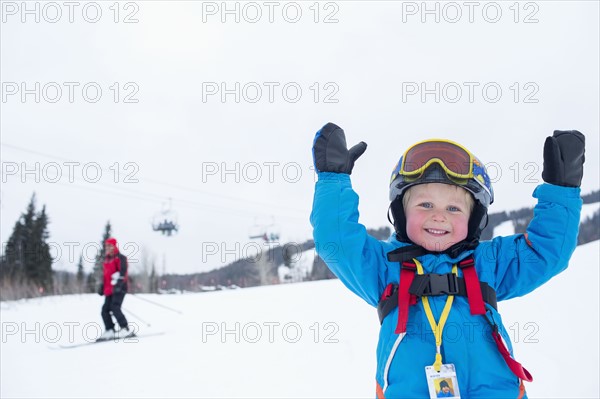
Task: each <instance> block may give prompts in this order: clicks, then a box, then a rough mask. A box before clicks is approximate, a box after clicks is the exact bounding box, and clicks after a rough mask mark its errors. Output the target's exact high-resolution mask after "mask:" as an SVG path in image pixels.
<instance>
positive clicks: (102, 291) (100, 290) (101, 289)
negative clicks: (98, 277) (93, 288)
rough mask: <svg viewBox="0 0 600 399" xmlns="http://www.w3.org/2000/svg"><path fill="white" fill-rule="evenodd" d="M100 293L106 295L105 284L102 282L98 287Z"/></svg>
mask: <svg viewBox="0 0 600 399" xmlns="http://www.w3.org/2000/svg"><path fill="white" fill-rule="evenodd" d="M98 295H100V296H102V295H104V284H100V288H99V289H98Z"/></svg>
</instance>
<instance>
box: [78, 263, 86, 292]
mask: <svg viewBox="0 0 600 399" xmlns="http://www.w3.org/2000/svg"><path fill="white" fill-rule="evenodd" d="M76 278H77V292H78V293H80V294H81V293H82V292H83V284H84V280H85V272H84V271H83V254H82V255H79V263H77V277H76Z"/></svg>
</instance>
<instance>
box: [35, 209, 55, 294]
mask: <svg viewBox="0 0 600 399" xmlns="http://www.w3.org/2000/svg"><path fill="white" fill-rule="evenodd" d="M48 223H49V220H48V215H47V214H46V206H45V205H44V206H43V207H42V210H41V212H40V213H38V214H37V215H36V218H35V220H34V221H33V227H32V237H31V238H32V241H33V243H34V245H33V247H34V250H35V255H34V258H33V262H34V263H33V264H34V267H33V268H32V278H31V280H32V281H33V282H35V283H37V284H38V286H39V287H40V288H41V289H43V292H44V293H47V294H49V293H52V289H53V278H52V256H51V255H50V246H49V245H48V243H47V240H48V238H50V234H49V232H48Z"/></svg>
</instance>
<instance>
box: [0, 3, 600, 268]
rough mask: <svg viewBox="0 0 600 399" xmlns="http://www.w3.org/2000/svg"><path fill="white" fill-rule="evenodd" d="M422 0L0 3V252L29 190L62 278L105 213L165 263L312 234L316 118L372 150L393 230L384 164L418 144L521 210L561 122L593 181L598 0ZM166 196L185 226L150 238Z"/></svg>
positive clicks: (238, 252)
mask: <svg viewBox="0 0 600 399" xmlns="http://www.w3.org/2000/svg"><path fill="white" fill-rule="evenodd" d="M224 4H226V6H224ZM423 4H424V3H422V2H391V1H382V2H372V1H369V2H366V1H336V2H320V3H316V2H277V1H276V2H250V3H247V2H227V3H223V2H192V1H174V2H164V1H135V2H120V3H115V2H113V1H108V2H104V1H98V2H75V3H72V4H70V5H69V4H65V3H63V2H55V3H46V2H34V1H28V2H25V3H23V2H20V1H19V2H10V1H3V2H2V25H1V61H0V67H1V81H2V100H1V101H2V102H1V103H0V106H1V115H0V119H1V121H0V127H1V136H2V137H1V142H2V151H1V155H2V189H1V208H0V209H1V212H2V222H1V240H2V243H3V246H4V243H5V242H6V240H7V239H8V237H9V235H10V233H11V232H12V228H13V226H14V223H15V222H16V220H17V219H18V217H19V215H20V214H21V213H22V212H23V211H24V210H25V207H26V205H27V202H28V200H29V198H30V197H31V195H32V193H33V192H34V191H35V192H36V195H37V199H38V206H41V205H43V204H45V205H46V207H47V212H48V214H49V216H50V220H51V224H50V225H49V231H50V241H51V242H53V243H54V246H53V254H54V255H55V256H56V258H57V259H56V261H55V268H57V269H64V270H71V271H75V264H76V262H77V260H78V258H79V255H80V253H81V252H82V249H86V250H87V253H86V259H91V258H92V257H93V255H94V254H95V251H96V247H95V245H96V243H97V242H98V241H99V239H100V238H101V234H102V231H103V228H104V224H105V223H106V221H107V220H110V221H111V223H112V225H113V232H114V236H115V237H116V238H117V239H118V240H119V241H120V242H121V243H130V245H129V246H128V248H127V249H126V250H125V252H126V253H127V254H128V255H130V257H131V258H132V259H134V260H137V261H138V264H139V261H140V260H141V259H142V257H143V256H144V255H143V254H144V253H146V254H148V256H153V257H155V258H156V261H157V266H158V267H159V270H160V271H163V270H164V271H166V272H171V273H173V272H178V273H190V272H199V271H205V270H209V269H212V268H214V267H217V266H220V265H222V264H224V263H228V262H231V261H233V260H235V259H238V258H240V257H242V256H245V255H246V254H248V253H252V251H254V250H255V249H256V248H257V247H260V246H263V244H262V243H261V242H260V241H257V240H255V239H249V238H248V237H249V235H252V234H255V233H256V232H262V230H263V229H264V228H265V227H264V226H266V225H272V226H271V227H269V229H271V230H274V231H275V230H279V233H280V234H281V241H282V242H287V241H295V242H302V241H305V240H306V239H309V238H311V237H312V229H311V227H310V224H309V221H308V218H309V214H310V210H311V205H312V196H313V192H314V182H315V176H314V173H313V171H312V170H311V167H312V159H311V146H312V140H313V137H314V134H315V132H316V131H317V130H318V129H319V128H320V127H321V126H322V125H323V124H325V123H326V122H328V121H332V122H335V123H337V124H338V125H340V126H341V127H343V128H344V129H345V131H346V135H347V140H348V143H349V144H350V145H353V144H355V143H356V142H358V141H361V140H363V141H366V142H367V143H368V149H367V151H366V153H365V154H364V155H363V156H362V157H361V158H360V160H358V161H357V163H356V166H355V169H354V173H353V175H352V179H353V184H354V187H355V189H356V190H357V192H358V193H359V195H360V198H361V200H360V212H361V221H362V223H363V224H365V225H366V226H367V227H375V228H376V227H381V226H385V225H388V222H387V219H386V211H387V207H388V183H389V175H390V173H391V170H392V168H393V167H394V165H395V164H396V162H397V160H398V158H399V157H400V155H401V154H402V152H403V151H404V150H405V148H406V147H407V146H408V145H410V144H412V143H414V142H416V141H419V140H423V139H426V138H431V137H444V138H449V139H452V140H454V141H458V142H460V143H462V144H464V145H466V146H467V147H468V148H470V149H471V150H472V151H473V152H474V153H475V154H476V155H477V156H478V157H479V158H480V159H481V160H482V161H483V162H484V163H485V164H488V165H489V166H490V174H491V175H492V178H493V179H494V188H495V192H496V201H495V203H494V204H493V205H492V207H491V209H490V212H498V211H502V210H512V209H516V208H519V207H522V206H527V205H533V204H534V199H533V198H532V197H531V193H532V191H533V189H534V188H535V186H536V184H538V183H539V182H540V180H541V171H542V167H541V166H542V148H543V143H544V139H545V137H546V136H547V135H551V134H552V131H553V130H554V129H561V130H568V129H578V130H580V131H582V132H583V133H584V134H586V137H587V153H586V164H585V175H584V180H583V185H582V188H583V192H584V193H587V192H590V191H592V190H594V189H598V188H599V186H600V183H599V172H598V171H599V169H600V168H599V165H598V158H599V157H598V148H599V145H600V144H599V133H598V132H599V108H600V105H599V80H598V79H599V64H598V60H599V48H600V45H599V43H598V38H599V36H600V34H599V21H598V15H599V9H598V2H595V1H570V2H566V1H565V2H561V1H536V2H519V3H516V2H471V3H469V2H451V3H447V2H428V3H427V9H425V7H424V6H423ZM24 170H29V171H30V173H28V174H25V175H24V174H23V173H22V172H23V171H24ZM169 198H171V199H172V202H171V203H172V209H173V211H175V212H176V213H177V217H178V222H179V224H180V232H179V234H177V235H176V236H173V237H163V236H161V235H160V234H159V233H157V232H154V231H152V229H151V225H150V223H151V220H152V218H153V217H154V216H155V215H157V214H160V211H161V209H164V207H165V206H166V204H167V203H168V201H169ZM163 264H164V265H163ZM88 266H90V264H88Z"/></svg>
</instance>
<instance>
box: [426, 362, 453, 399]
mask: <svg viewBox="0 0 600 399" xmlns="http://www.w3.org/2000/svg"><path fill="white" fill-rule="evenodd" d="M425 375H426V376H427V386H428V387H429V397H430V398H431V399H435V398H456V399H458V398H460V391H459V389H458V380H457V379H456V370H455V368H454V365H453V364H442V366H441V368H440V371H439V373H438V372H437V371H435V369H434V367H433V366H427V367H425Z"/></svg>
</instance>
